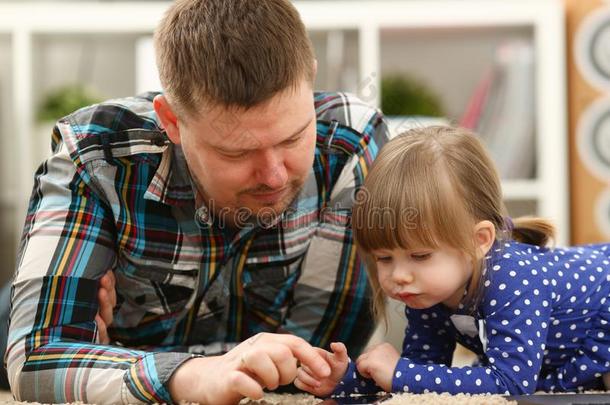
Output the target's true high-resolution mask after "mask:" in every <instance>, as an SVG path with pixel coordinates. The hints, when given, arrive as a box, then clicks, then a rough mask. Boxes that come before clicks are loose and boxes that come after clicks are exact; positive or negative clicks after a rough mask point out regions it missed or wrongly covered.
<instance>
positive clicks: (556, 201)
mask: <svg viewBox="0 0 610 405" xmlns="http://www.w3.org/2000/svg"><path fill="white" fill-rule="evenodd" d="M294 3H295V5H296V6H297V8H298V9H299V11H300V13H301V16H302V18H303V20H304V21H305V24H306V26H307V27H308V30H309V31H310V34H311V37H312V40H313V42H314V46H315V48H316V54H317V57H318V59H319V66H320V74H319V77H318V82H317V83H316V85H317V86H318V87H319V88H320V89H326V90H338V89H342V90H347V91H352V92H356V93H358V94H359V95H360V96H361V97H362V98H363V99H365V100H366V101H368V102H370V103H372V104H375V105H377V104H378V103H379V94H378V89H379V88H380V80H381V76H382V74H383V73H384V72H386V71H389V70H391V69H394V68H395V67H396V66H402V67H404V68H408V69H415V70H417V69H419V71H421V72H424V73H425V74H428V75H429V77H428V78H427V79H428V80H429V81H430V83H432V85H434V86H436V87H437V88H439V89H441V90H442V92H443V93H444V96H446V98H447V100H448V104H449V108H448V110H449V111H450V112H452V114H454V115H457V114H459V109H460V108H463V105H464V104H465V103H466V102H467V101H468V100H469V98H470V96H471V93H472V91H473V87H474V84H475V83H474V82H475V80H476V77H477V74H478V73H477V72H476V69H474V68H472V66H474V67H475V68H476V67H477V66H484V65H485V64H486V63H488V62H489V60H488V59H489V52H488V49H490V48H492V47H493V46H495V44H497V43H498V42H499V41H501V40H502V39H503V38H521V39H525V40H526V41H529V42H530V43H531V44H532V46H533V49H534V57H535V73H534V86H535V89H534V91H535V94H536V99H535V167H536V171H535V175H534V176H533V177H532V178H524V179H514V180H506V181H504V191H505V197H506V200H507V202H508V204H509V208H510V209H511V213H513V214H515V215H516V214H522V213H529V214H538V215H542V216H545V217H549V218H551V219H552V220H553V221H554V222H555V223H556V224H557V227H558V229H559V236H558V240H557V242H558V244H565V243H568V242H569V221H568V218H569V211H568V172H567V150H566V145H567V135H566V119H565V116H566V88H565V39H564V37H565V35H564V16H563V8H562V4H561V2H557V1H554V0H510V1H500V0H435V1H429V0H413V1H399V0H381V1H368V0H363V1H342V0H331V1H295V2H294ZM168 4H169V3H167V2H111V3H98V2H41V3H18V2H8V3H0V103H1V104H0V131H2V133H1V134H0V146H2V151H0V157H1V158H2V169H3V173H4V174H3V175H2V176H0V190H1V191H0V204H1V207H2V211H0V213H2V214H3V215H5V216H6V215H9V217H10V218H11V221H10V222H11V223H12V222H14V224H12V225H10V226H8V228H5V232H9V228H10V227H12V229H11V230H10V232H11V234H13V235H14V236H15V239H16V238H17V237H18V236H17V235H18V234H19V232H20V230H21V225H22V221H23V216H24V213H25V205H26V201H27V199H28V197H29V193H30V190H31V186H32V178H33V176H32V175H33V172H34V169H35V167H36V166H37V164H38V161H37V160H38V158H37V155H36V153H34V152H33V151H34V150H36V148H37V147H38V146H37V145H36V143H37V142H38V141H37V138H36V136H35V132H36V126H37V124H36V122H35V110H36V106H37V104H38V103H39V101H40V99H41V95H42V94H43V93H44V91H46V90H48V89H50V88H52V87H53V86H54V85H56V84H58V83H60V82H70V81H72V80H75V79H76V78H78V79H83V77H84V80H86V81H89V82H91V83H92V84H94V85H95V86H96V88H98V89H100V90H103V91H104V93H103V95H104V96H106V97H109V98H110V97H120V96H128V95H132V94H133V93H135V91H136V88H137V85H136V82H138V78H137V77H136V71H138V69H140V68H141V67H142V66H141V63H142V61H141V60H139V59H138V57H136V53H137V52H136V48H137V44H138V43H139V42H140V41H141V40H142V39H143V38H146V37H150V34H151V33H152V31H153V29H154V27H155V26H156V24H157V22H158V20H159V19H160V18H161V16H162V14H163V12H164V11H165V9H166V8H167V6H168ZM460 41H461V42H460ZM424 44H429V45H424ZM432 45H434V46H432ZM91 46H94V47H95V48H96V49H97V52H98V54H97V57H96V56H95V55H93V56H91V55H90V56H89V57H87V56H83V53H82V52H84V50H86V49H88V48H90V47H91ZM443 46H445V47H447V46H448V47H449V48H443ZM426 47H428V51H429V52H428V53H424V51H425V50H426V49H427V48H426ZM78 49H80V50H78ZM435 49H436V50H437V54H438V53H442V52H444V51H443V49H449V50H453V51H452V52H453V53H452V54H451V55H453V56H451V59H450V60H443V59H442V58H441V59H439V58H436V59H435V57H434V55H431V53H430V52H431V51H432V50H435ZM62 50H63V51H65V52H66V55H68V57H64V56H63V54H62V55H59V54H60V52H63V51H62ZM460 50H461V52H460ZM58 55H59V56H58ZM69 55H75V56H73V57H72V56H69ZM100 55H101V56H100ZM437 56H438V55H437ZM79 58H80V59H79ZM83 58H85V60H86V63H87V64H86V65H85V66H86V67H89V68H90V69H85V70H84V73H83V68H82V64H81V67H80V68H79V69H77V68H75V66H74V65H75V64H76V61H77V60H82V59H83ZM477 58H479V59H480V60H479V59H477ZM448 61H449V62H451V63H448ZM465 63H466V64H465ZM426 64H427V65H426ZM468 64H470V66H471V67H470V68H467V67H468ZM454 65H455V66H454ZM139 86H141V84H140V85H139ZM450 118H451V119H455V118H456V117H450ZM7 212H11V214H6V213H7Z"/></svg>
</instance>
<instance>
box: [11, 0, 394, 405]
mask: <svg viewBox="0 0 610 405" xmlns="http://www.w3.org/2000/svg"><path fill="white" fill-rule="evenodd" d="M155 46H156V52H157V65H158V68H159V73H160V78H161V82H162V84H163V87H164V93H163V94H146V95H143V96H140V97H134V98H129V99H123V100H111V101H109V102H107V103H103V104H100V105H95V106H92V107H88V108H85V109H82V110H79V111H77V112H75V113H73V114H71V115H70V116H68V117H65V118H64V119H62V120H60V121H59V122H58V124H57V125H56V127H55V130H54V154H53V156H52V157H51V158H50V159H48V160H47V161H46V162H44V163H43V164H42V165H41V167H40V168H39V170H38V171H37V173H36V178H35V185H34V190H33V193H32V197H31V201H30V205H29V213H28V217H27V221H26V224H25V228H24V236H23V239H22V244H21V248H20V255H19V258H18V266H19V267H18V272H17V274H16V276H15V280H14V283H13V293H12V311H11V325H10V330H9V339H8V349H7V354H6V361H7V367H8V375H9V381H10V383H11V389H12V391H13V393H14V394H15V396H16V397H17V398H18V399H20V400H28V401H39V402H70V401H83V402H96V403H97V402H129V403H133V402H172V401H179V400H186V401H193V402H200V403H215V404H222V403H235V402H237V401H238V400H239V399H240V398H242V397H244V396H247V397H251V398H259V397H260V396H261V395H262V390H263V389H264V388H267V389H275V388H276V387H278V386H279V385H283V384H287V383H290V382H291V381H292V380H293V379H294V377H295V375H296V367H297V361H300V362H301V363H302V364H304V365H306V366H307V367H309V368H310V369H312V371H313V372H314V373H315V374H317V375H319V376H324V375H327V374H328V373H329V368H328V365H327V364H326V361H325V359H324V358H323V357H322V356H321V355H320V354H319V352H318V351H316V350H315V349H314V348H313V347H312V346H311V345H313V346H322V347H327V346H328V344H329V343H330V342H331V341H343V342H346V344H347V346H348V348H349V350H350V352H351V354H353V355H357V354H358V352H359V351H360V350H361V349H362V348H363V346H364V345H365V343H366V341H367V339H368V337H369V336H370V332H371V331H372V329H373V326H374V323H373V322H372V319H371V315H370V312H369V302H370V301H369V292H370V291H369V286H368V283H367V280H366V276H365V271H364V268H363V263H362V262H361V261H360V259H359V258H358V256H357V255H356V252H355V247H354V245H353V241H352V234H351V230H350V228H349V219H350V214H351V204H352V198H353V195H354V192H355V190H356V189H357V188H358V187H359V186H360V185H361V183H362V181H363V178H364V176H365V175H366V172H367V170H368V167H369V165H370V164H371V162H372V160H373V159H374V157H375V156H376V154H377V150H378V148H379V147H380V146H381V145H382V144H383V143H384V142H385V140H386V138H387V129H386V126H385V125H384V123H383V120H382V117H381V115H380V114H379V113H378V112H377V111H376V110H374V109H372V108H370V107H368V106H367V105H365V104H364V103H362V102H361V101H359V100H357V99H355V98H354V97H351V96H347V95H343V94H328V93H320V94H315V95H314V93H313V91H312V85H313V81H314V77H315V71H316V63H315V59H314V55H313V51H312V48H311V43H310V41H309V39H308V38H307V34H306V31H305V28H304V26H303V24H302V22H301V21H300V18H299V16H298V13H297V12H296V10H295V9H294V7H293V6H292V5H291V4H290V2H289V1H288V0H266V1H264V2H258V1H257V2H254V1H251V0H180V1H177V2H176V3H175V4H173V5H172V7H171V8H170V9H169V11H168V13H167V14H166V16H165V18H164V19H163V21H162V22H161V24H160V26H159V28H158V29H157V31H156V33H155ZM108 269H112V272H113V274H114V277H113V278H112V277H108V276H106V277H104V278H102V277H103V276H104V274H105V273H106V271H107V270H108ZM100 280H103V281H100ZM108 280H111V281H108ZM112 280H113V281H112ZM100 283H103V284H102V285H101V289H100ZM113 287H114V288H113ZM114 290H116V306H115V309H114V316H113V323H112V325H111V327H109V329H108V332H107V335H108V336H109V337H110V340H111V341H112V345H104V344H103V343H104V342H105V335H106V333H105V327H106V324H107V323H108V321H106V322H103V321H101V318H104V319H106V320H107V319H108V318H110V316H109V315H108V314H107V313H106V312H107V310H106V309H104V308H101V309H100V308H99V307H98V291H99V294H100V297H99V299H100V300H101V301H104V300H106V301H108V300H112V299H113V298H109V297H110V295H108V292H109V291H114ZM113 304H114V303H113ZM96 319H97V321H98V322H97V323H96ZM98 325H99V328H98Z"/></svg>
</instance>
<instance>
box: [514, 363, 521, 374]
mask: <svg viewBox="0 0 610 405" xmlns="http://www.w3.org/2000/svg"><path fill="white" fill-rule="evenodd" d="M513 370H514V371H515V373H518V372H519V371H521V369H520V368H519V366H518V365H516V364H515V365H514V366H513Z"/></svg>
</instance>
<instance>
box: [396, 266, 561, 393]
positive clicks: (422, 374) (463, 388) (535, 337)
mask: <svg viewBox="0 0 610 405" xmlns="http://www.w3.org/2000/svg"><path fill="white" fill-rule="evenodd" d="M509 270H510V269H504V270H502V271H495V272H494V273H493V274H492V280H493V283H486V285H485V286H482V287H481V288H484V289H485V290H484V291H483V293H484V299H483V302H482V304H481V307H480V313H481V314H482V317H483V320H484V328H485V332H486V335H487V338H486V342H485V346H486V348H485V350H484V352H483V355H484V360H483V365H482V366H481V367H461V368H457V367H447V366H446V365H445V364H429V365H423V364H417V363H418V362H419V361H415V360H414V359H412V358H409V357H406V356H404V355H405V354H408V353H409V351H408V350H405V352H404V353H403V356H402V357H401V359H400V360H399V361H398V364H397V366H396V368H395V373H394V377H393V381H392V391H394V392H402V391H409V392H415V393H421V392H432V391H435V392H449V393H451V394H457V393H461V392H468V393H501V394H502V393H506V394H529V393H533V392H534V391H535V390H536V387H537V380H538V374H539V372H540V368H541V364H542V356H543V353H544V347H545V342H546V335H547V329H548V322H549V318H550V314H551V305H552V304H551V302H552V301H551V298H550V296H551V291H550V287H549V285H548V284H549V283H548V280H547V281H544V280H545V279H546V274H545V273H542V272H537V273H536V274H535V275H531V274H528V275H527V277H525V275H524V274H522V277H518V273H519V272H526V271H528V272H529V270H528V269H526V268H524V269H518V270H517V269H515V270H516V271H514V272H513V271H509ZM526 278H527V280H526V283H524V282H523V280H524V279H526ZM438 316H440V315H439V314H437V317H438ZM409 320H410V321H411V317H410V319H409ZM426 320H428V319H420V320H419V321H417V320H416V322H415V323H412V325H419V327H420V328H421V330H424V329H425V330H429V328H425V327H424V326H423V325H424V321H426ZM405 343H406V344H407V343H408V342H405ZM431 349H432V348H431ZM413 352H415V353H420V352H421V351H419V350H416V351H413ZM433 352H434V350H433ZM419 360H421V356H420V359H419Z"/></svg>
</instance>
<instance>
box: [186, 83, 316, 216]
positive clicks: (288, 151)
mask: <svg viewBox="0 0 610 405" xmlns="http://www.w3.org/2000/svg"><path fill="white" fill-rule="evenodd" d="M178 130H179V133H180V143H181V144H182V148H183V151H184V155H185V157H186V161H187V164H188V167H189V170H190V172H191V175H192V177H193V180H194V182H195V183H196V185H197V188H198V192H199V193H200V195H201V196H202V197H203V201H198V202H197V203H198V205H200V204H201V203H205V204H207V206H208V207H209V208H210V209H211V210H212V211H214V212H216V213H218V212H220V211H221V210H222V211H223V212H224V213H225V214H226V213H227V212H228V213H229V215H228V216H227V217H226V220H227V221H228V222H229V223H232V222H233V221H232V220H231V218H232V217H233V215H232V214H234V212H235V210H238V209H247V210H249V211H250V212H252V214H254V215H257V214H258V213H260V212H261V209H265V213H266V214H269V213H270V212H271V213H272V214H274V215H280V214H281V213H282V212H283V211H284V210H285V209H286V208H287V207H288V205H289V204H290V202H291V201H292V200H293V199H294V198H295V196H296V195H297V194H298V192H299V191H300V189H301V188H302V186H303V183H304V182H305V180H306V178H307V176H308V174H309V172H310V170H311V167H312V164H313V158H314V149H315V142H316V114H315V109H314V102H313V92H312V89H311V86H310V84H309V83H308V82H307V81H305V80H304V81H303V82H302V83H301V84H300V85H299V86H298V87H297V88H296V89H295V90H292V89H288V90H286V91H284V92H282V93H279V94H277V95H276V96H274V97H273V98H272V99H271V100H269V101H268V102H266V103H265V104H263V105H260V106H256V107H253V108H251V109H250V110H247V111H246V110H242V109H239V110H234V109H226V108H221V107H215V108H212V109H209V110H207V111H205V112H204V113H202V114H200V116H199V117H198V118H197V119H191V120H190V121H188V122H182V121H178Z"/></svg>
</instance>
